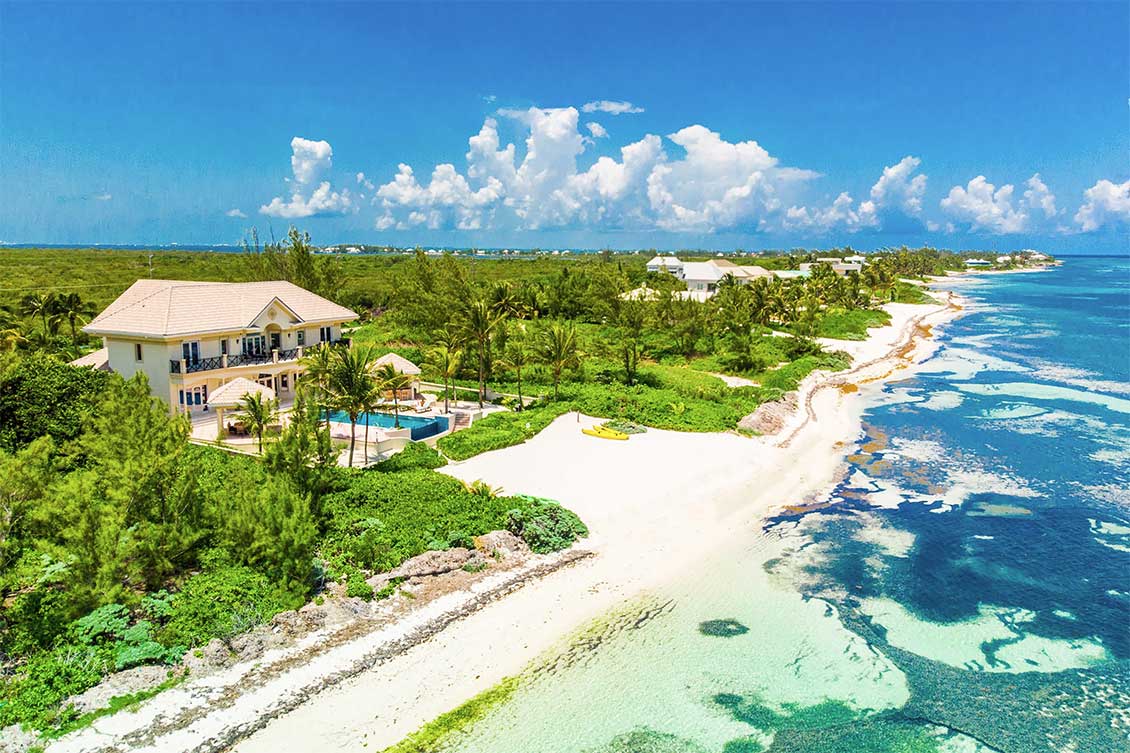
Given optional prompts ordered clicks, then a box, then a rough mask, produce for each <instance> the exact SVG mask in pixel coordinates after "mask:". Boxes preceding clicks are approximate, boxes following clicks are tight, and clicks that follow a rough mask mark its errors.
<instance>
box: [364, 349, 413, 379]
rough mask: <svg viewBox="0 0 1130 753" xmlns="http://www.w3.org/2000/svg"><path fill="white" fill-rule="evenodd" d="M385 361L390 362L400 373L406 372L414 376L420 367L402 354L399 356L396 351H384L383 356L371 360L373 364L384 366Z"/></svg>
mask: <svg viewBox="0 0 1130 753" xmlns="http://www.w3.org/2000/svg"><path fill="white" fill-rule="evenodd" d="M386 363H391V364H392V367H393V368H394V369H396V370H397V371H399V372H400V373H401V374H408V375H410V376H415V375H416V374H419V373H420V367H419V366H417V365H416V364H414V363H412V362H411V361H409V360H408V359H407V358H405V357H404V356H399V355H397V354H396V353H385V354H384V355H383V356H381V357H380V358H378V359H377V360H376V361H374V362H373V365H375V366H378V367H380V366H384V365H385V364H386Z"/></svg>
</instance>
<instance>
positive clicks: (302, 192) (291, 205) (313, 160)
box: [259, 136, 354, 219]
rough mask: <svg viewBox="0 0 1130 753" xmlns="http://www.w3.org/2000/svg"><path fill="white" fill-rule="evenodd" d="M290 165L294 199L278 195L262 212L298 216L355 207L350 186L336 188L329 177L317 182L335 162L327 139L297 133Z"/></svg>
mask: <svg viewBox="0 0 1130 753" xmlns="http://www.w3.org/2000/svg"><path fill="white" fill-rule="evenodd" d="M290 149H291V157H290V168H291V172H292V174H293V179H291V180H290V181H289V182H290V183H291V185H292V190H291V194H290V199H283V198H282V197H281V196H276V197H275V198H273V199H271V201H270V202H269V203H267V204H264V205H263V206H261V207H259V212H260V214H265V215H267V216H269V217H283V218H286V219H298V218H303V217H321V216H332V215H341V214H347V213H349V212H351V211H354V205H353V198H352V196H350V193H349V189H342V190H341V191H335V190H333V187H332V186H331V185H330V182H329V181H328V180H323V181H321V182H319V183H317V185H316V186H315V185H314V181H315V180H317V179H318V178H320V177H321V176H322V175H324V174H325V173H326V172H327V171H328V170H329V169H330V167H331V166H332V164H333V148H332V147H330V145H329V142H326V141H311V140H310V139H304V138H302V137H301V136H295V137H294V138H293V139H291V141H290Z"/></svg>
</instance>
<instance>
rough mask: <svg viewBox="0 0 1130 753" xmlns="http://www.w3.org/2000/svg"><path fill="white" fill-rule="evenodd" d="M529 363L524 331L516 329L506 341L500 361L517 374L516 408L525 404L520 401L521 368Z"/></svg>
mask: <svg viewBox="0 0 1130 753" xmlns="http://www.w3.org/2000/svg"><path fill="white" fill-rule="evenodd" d="M529 363H530V350H529V348H527V347H526V338H525V332H523V331H522V330H518V333H517V334H515V335H514V336H513V337H511V338H510V340H509V341H508V342H507V343H506V353H505V358H504V359H503V361H502V365H503V366H508V367H510V368H512V369H514V371H515V372H517V374H518V410H522V409H523V408H524V407H525V404H524V403H523V402H522V369H524V368H525V367H526V366H528V365H529Z"/></svg>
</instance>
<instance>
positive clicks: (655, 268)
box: [647, 256, 683, 277]
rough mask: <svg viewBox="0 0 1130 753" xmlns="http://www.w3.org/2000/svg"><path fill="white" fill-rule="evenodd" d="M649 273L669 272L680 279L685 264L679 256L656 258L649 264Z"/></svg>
mask: <svg viewBox="0 0 1130 753" xmlns="http://www.w3.org/2000/svg"><path fill="white" fill-rule="evenodd" d="M647 271H648V272H663V271H667V272H670V273H671V274H673V275H675V276H676V277H680V276H681V275H682V271H683V262H682V261H680V260H679V257H677V256H656V257H655V258H654V259H652V260H651V261H649V262H648V263H647Z"/></svg>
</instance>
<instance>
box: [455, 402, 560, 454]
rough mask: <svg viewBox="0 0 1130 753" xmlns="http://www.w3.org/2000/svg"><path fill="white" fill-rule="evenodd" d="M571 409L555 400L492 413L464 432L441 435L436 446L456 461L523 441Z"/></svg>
mask: <svg viewBox="0 0 1130 753" xmlns="http://www.w3.org/2000/svg"><path fill="white" fill-rule="evenodd" d="M562 391H563V392H564V385H563V390H562ZM570 410H572V406H571V405H570V404H569V403H568V402H556V403H553V402H551V403H546V404H545V405H542V406H539V407H536V408H535V407H529V408H527V409H526V410H523V411H519V412H516V413H514V412H506V413H492V414H491V415H489V416H486V417H485V418H481V419H479V420H477V421H475V422H474V423H473V424H471V426H470V427H468V428H466V429H464V430H462V431H459V432H456V433H454V434H449V435H448V436H446V437H441V438H440V440H439V442H437V443H436V446H437V447H438V448H439V449H440V450H441V451H442V452H443V453H444V454H445V455H447V457H449V458H451V459H452V460H466V459H467V458H470V457H474V456H475V455H479V454H481V453H484V452H490V451H491V450H500V449H502V448H503V447H510V446H512V445H516V444H521V443H522V442H525V441H526V440H527V439H529V438H530V437H533V436H534V435H536V434H537V433H538V432H540V431H541V430H542V429H544V428H545V427H547V426H549V425H550V424H551V423H552V422H553V419H555V418H557V417H558V416H560V415H561V414H563V413H567V412H569V411H570Z"/></svg>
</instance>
